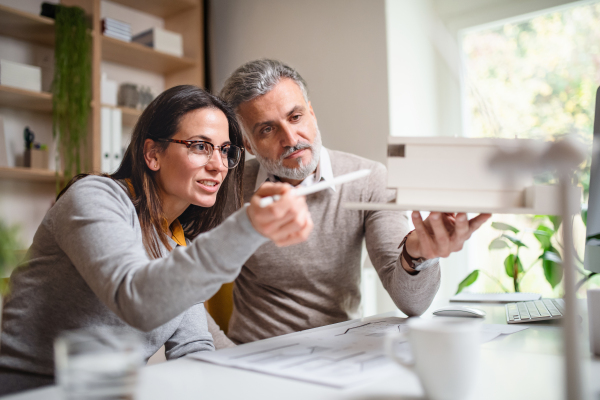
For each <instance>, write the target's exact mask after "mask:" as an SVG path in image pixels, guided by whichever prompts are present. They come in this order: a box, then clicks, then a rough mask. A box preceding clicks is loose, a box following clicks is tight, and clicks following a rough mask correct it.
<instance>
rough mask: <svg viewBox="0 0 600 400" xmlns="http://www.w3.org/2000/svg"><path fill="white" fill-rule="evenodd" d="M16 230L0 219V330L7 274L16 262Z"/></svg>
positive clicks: (0, 327) (6, 290) (6, 292)
mask: <svg viewBox="0 0 600 400" xmlns="http://www.w3.org/2000/svg"><path fill="white" fill-rule="evenodd" d="M18 231H19V229H18V227H17V226H8V225H7V224H5V223H4V222H3V221H2V220H0V332H1V331H2V304H3V298H4V296H6V295H7V294H8V289H9V286H8V279H7V278H8V274H9V273H10V271H11V270H12V269H13V268H14V267H15V266H16V264H17V262H18V256H17V250H18V249H19V241H18V239H17V237H18V233H19V232H18Z"/></svg>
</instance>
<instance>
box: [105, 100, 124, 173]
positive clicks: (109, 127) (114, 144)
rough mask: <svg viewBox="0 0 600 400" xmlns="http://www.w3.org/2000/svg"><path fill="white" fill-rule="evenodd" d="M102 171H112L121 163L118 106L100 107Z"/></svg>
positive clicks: (120, 115)
mask: <svg viewBox="0 0 600 400" xmlns="http://www.w3.org/2000/svg"><path fill="white" fill-rule="evenodd" d="M100 124H101V129H100V133H101V137H100V142H101V143H100V149H101V151H102V165H101V168H102V172H104V173H106V174H111V173H114V172H115V171H116V170H117V169H118V168H119V166H120V165H121V158H122V155H123V154H122V153H123V150H122V147H121V142H122V134H123V114H122V112H121V110H120V109H119V108H111V107H102V110H101V111H100Z"/></svg>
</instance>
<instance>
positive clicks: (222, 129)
mask: <svg viewBox="0 0 600 400" xmlns="http://www.w3.org/2000/svg"><path fill="white" fill-rule="evenodd" d="M171 139H178V140H203V141H206V142H210V143H212V144H213V145H215V146H222V145H224V144H228V143H230V141H229V124H228V123H227V117H226V116H225V114H224V113H223V112H222V111H221V110H218V109H214V108H202V109H198V110H194V111H191V112H189V113H187V114H186V115H184V116H183V117H182V118H181V121H180V123H179V130H178V132H177V133H176V134H175V135H174V136H173V137H172V138H171ZM188 151H189V150H188V148H187V147H186V146H185V145H184V144H180V143H169V146H168V147H167V149H166V150H165V151H162V152H158V153H156V154H155V158H156V161H157V163H158V166H159V168H158V170H156V169H155V171H156V180H157V182H158V184H159V186H160V188H161V191H162V193H161V198H162V201H163V207H165V206H166V207H169V208H172V207H174V208H175V210H179V209H180V211H181V212H183V211H184V210H185V209H186V208H187V207H188V206H189V205H190V204H194V205H196V206H200V207H212V206H213V205H214V204H215V201H216V199H217V193H218V191H219V189H220V187H221V184H222V183H223V181H224V180H225V177H226V176H227V171H228V170H227V167H225V165H224V164H223V161H222V159H221V156H220V155H219V151H218V150H217V149H215V150H214V151H213V154H212V156H211V158H210V159H209V160H208V163H207V164H206V165H204V166H198V165H197V164H195V163H194V162H193V161H191V160H190V159H189V158H188ZM150 168H151V169H153V168H152V166H150ZM165 211H166V210H165Z"/></svg>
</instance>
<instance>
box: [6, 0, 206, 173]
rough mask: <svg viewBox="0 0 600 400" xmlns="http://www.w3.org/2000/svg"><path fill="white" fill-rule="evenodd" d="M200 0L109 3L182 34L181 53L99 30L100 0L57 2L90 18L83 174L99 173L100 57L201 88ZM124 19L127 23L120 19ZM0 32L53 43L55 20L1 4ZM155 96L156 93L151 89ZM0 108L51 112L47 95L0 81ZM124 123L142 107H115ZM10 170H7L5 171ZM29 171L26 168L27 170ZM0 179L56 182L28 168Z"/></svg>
mask: <svg viewBox="0 0 600 400" xmlns="http://www.w3.org/2000/svg"><path fill="white" fill-rule="evenodd" d="M202 1H203V0H113V1H112V2H113V3H116V4H120V5H123V6H127V7H130V8H133V9H135V10H137V11H140V12H143V13H147V14H151V15H154V16H157V17H160V18H162V19H163V21H164V28H165V29H167V30H170V31H173V32H177V33H179V34H181V35H182V37H183V45H184V56H183V57H176V56H173V55H170V54H166V53H161V52H159V51H156V50H154V49H151V48H149V47H146V46H143V45H140V44H138V43H128V42H123V41H119V40H117V39H113V38H109V37H105V36H103V35H102V31H101V15H100V0H62V2H61V3H62V4H65V5H68V6H80V7H82V8H83V9H84V10H85V11H86V13H87V14H88V16H89V17H90V20H91V31H90V34H91V38H92V102H91V105H90V107H91V123H90V126H89V134H88V140H87V150H86V155H85V158H86V159H87V160H88V162H89V165H87V166H86V167H85V169H86V170H87V171H88V172H94V171H100V166H101V150H100V145H101V143H100V132H101V126H100V110H101V107H102V106H103V105H102V104H101V102H100V98H101V96H100V76H101V63H102V61H110V62H112V63H116V64H120V65H123V66H127V67H131V68H136V69H140V70H143V71H150V72H154V73H157V74H160V75H162V76H163V77H164V80H165V89H168V88H170V87H173V86H175V85H180V84H192V85H197V86H201V87H203V86H204V69H203V68H204V67H203V63H204V59H203V37H202V36H203V30H202V24H203V16H202V12H203V7H202ZM125 22H127V21H125ZM0 35H1V36H8V37H11V38H15V39H19V40H24V41H27V42H31V43H36V44H40V45H44V46H51V47H53V46H54V20H52V19H50V18H46V17H42V16H39V15H35V14H31V13H27V12H24V11H20V10H17V9H13V8H11V7H7V6H4V5H0ZM156 94H158V93H156ZM0 106H5V107H13V108H17V109H25V110H32V111H37V112H43V113H51V112H52V94H51V93H44V92H31V91H28V90H22V89H15V88H10V87H7V86H2V85H0ZM119 108H120V109H121V110H122V113H123V125H124V126H133V125H135V123H136V122H137V119H138V118H139V116H140V115H141V110H136V109H132V108H127V107H119ZM9 170H12V172H11V171H9ZM28 170H29V171H28ZM0 179H23V180H27V181H31V182H50V181H55V176H54V172H53V171H49V170H48V171H45V170H41V171H39V170H30V169H29V168H2V169H0Z"/></svg>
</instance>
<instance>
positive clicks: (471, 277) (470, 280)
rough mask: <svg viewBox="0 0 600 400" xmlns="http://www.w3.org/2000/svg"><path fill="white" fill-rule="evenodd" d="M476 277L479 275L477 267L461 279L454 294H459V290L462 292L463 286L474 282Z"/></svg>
mask: <svg viewBox="0 0 600 400" xmlns="http://www.w3.org/2000/svg"><path fill="white" fill-rule="evenodd" d="M478 277H479V270H478V269H476V270H475V271H473V272H471V273H470V274H469V275H467V277H466V278H465V279H463V280H462V282H461V283H459V284H458V289H457V290H456V294H459V293H460V292H462V290H463V289H464V288H466V287H467V286H471V285H472V284H473V283H475V281H476V280H477V278H478Z"/></svg>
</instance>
